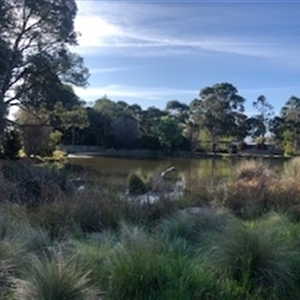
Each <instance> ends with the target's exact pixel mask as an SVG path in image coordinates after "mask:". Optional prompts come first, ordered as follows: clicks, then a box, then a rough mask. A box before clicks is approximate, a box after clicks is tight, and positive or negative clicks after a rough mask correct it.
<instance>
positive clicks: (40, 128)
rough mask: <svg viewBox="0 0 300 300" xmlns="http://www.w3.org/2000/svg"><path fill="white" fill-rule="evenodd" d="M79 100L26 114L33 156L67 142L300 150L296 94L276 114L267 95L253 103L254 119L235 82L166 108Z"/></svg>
mask: <svg viewBox="0 0 300 300" xmlns="http://www.w3.org/2000/svg"><path fill="white" fill-rule="evenodd" d="M71 95H72V97H74V95H73V94H72V93H71ZM69 100H70V99H69ZM76 101H77V102H76ZM76 101H75V103H74V98H73V103H72V105H71V106H70V109H68V110H66V109H62V105H61V103H60V102H57V103H55V105H53V107H54V109H53V110H52V111H51V112H50V111H47V110H43V111H41V110H35V114H36V117H34V115H33V114H32V113H30V112H28V111H25V110H20V112H19V113H18V117H17V121H18V124H21V127H20V128H21V133H22V140H23V145H24V146H25V148H27V149H26V152H27V153H35V152H39V151H37V150H38V148H39V146H41V143H42V142H43V141H44V146H46V148H47V145H49V144H50V145H51V147H50V148H51V149H53V147H54V146H55V144H57V143H63V144H73V145H74V144H76V145H97V146H102V147H105V148H115V149H149V150H163V151H165V152H173V151H179V150H185V151H192V152H193V151H196V150H197V151H213V152H215V151H226V150H228V149H226V148H228V144H229V143H230V141H236V142H242V141H244V139H245V138H247V137H251V138H252V139H253V140H254V141H256V142H257V143H258V144H261V145H263V144H264V143H265V142H267V141H268V142H274V143H276V144H277V145H278V146H279V147H281V148H282V149H283V150H284V151H285V153H286V154H289V155H291V154H295V153H296V152H297V151H298V141H299V140H300V126H299V125H300V99H299V98H297V97H294V96H292V97H291V98H290V99H288V101H287V102H286V103H285V105H284V106H283V107H282V109H281V111H280V114H279V115H275V114H274V111H273V107H272V105H271V103H270V102H269V101H268V100H267V99H266V97H264V96H262V95H261V96H259V97H258V98H257V99H256V101H254V102H253V107H254V109H255V110H256V112H257V114H256V115H254V116H247V114H246V113H245V112H244V104H245V101H246V100H245V98H244V97H242V96H241V95H239V93H238V90H237V89H236V88H235V87H234V86H233V85H232V84H229V83H220V84H215V85H213V86H211V87H205V88H203V89H202V90H201V91H200V93H199V98H197V99H194V100H193V101H191V103H190V104H184V103H181V102H179V101H177V100H172V101H169V102H167V103H166V107H165V109H158V108H156V107H153V106H152V107H149V108H147V109H142V108H141V107H140V106H139V105H137V104H133V105H129V104H128V103H126V102H124V101H118V102H115V101H112V100H110V99H108V98H107V97H103V98H100V99H98V100H96V101H95V104H94V106H93V107H85V105H84V103H83V102H80V100H79V99H78V98H77V100H76ZM66 102H68V101H66V100H65V103H66ZM69 102H70V101H69ZM36 137H39V138H38V139H37V138H36ZM29 140H30V141H29ZM45 141H46V142H45ZM36 144H39V145H36ZM26 145H27V147H26ZM224 145H225V146H224ZM29 148H35V149H29ZM41 148H43V147H41ZM44 148H45V147H44Z"/></svg>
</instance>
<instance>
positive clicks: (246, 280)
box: [208, 224, 299, 299]
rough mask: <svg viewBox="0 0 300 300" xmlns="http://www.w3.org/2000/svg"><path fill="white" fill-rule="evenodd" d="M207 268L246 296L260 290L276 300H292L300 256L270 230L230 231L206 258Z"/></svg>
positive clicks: (238, 228) (218, 238) (244, 228)
mask: <svg viewBox="0 0 300 300" xmlns="http://www.w3.org/2000/svg"><path fill="white" fill-rule="evenodd" d="M208 257H209V259H208V263H209V268H210V270H211V272H212V273H213V274H215V276H217V277H218V278H220V279H221V280H222V281H226V280H228V279H232V280H234V281H236V282H237V283H238V284H239V285H240V286H242V288H243V290H244V291H245V293H251V292H252V291H254V290H257V289H261V290H263V291H264V292H266V293H270V294H269V296H270V297H271V295H273V296H274V297H275V298H276V299H294V297H295V295H296V291H297V276H296V273H295V272H294V266H295V263H297V266H298V267H299V252H298V251H296V250H295V249H294V247H292V245H291V244H290V243H289V240H288V239H287V238H286V237H285V235H282V234H281V232H280V231H278V230H276V229H275V230H274V229H273V228H270V227H265V226H264V227H256V228H255V227H251V226H246V225H243V224H240V226H234V227H229V228H228V229H227V231H226V232H225V233H224V234H222V235H217V236H216V237H215V241H214V242H213V243H212V246H211V250H210V252H209V254H208Z"/></svg>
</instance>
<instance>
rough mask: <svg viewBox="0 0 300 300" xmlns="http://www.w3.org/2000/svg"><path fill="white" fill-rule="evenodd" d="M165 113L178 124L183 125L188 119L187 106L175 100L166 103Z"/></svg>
mask: <svg viewBox="0 0 300 300" xmlns="http://www.w3.org/2000/svg"><path fill="white" fill-rule="evenodd" d="M166 111H167V112H168V113H169V114H170V115H171V116H175V117H176V119H177V120H178V122H180V123H185V122H186V121H187V119H188V117H189V106H188V105H187V104H185V103H181V102H179V101H177V100H172V101H169V102H167V105H166Z"/></svg>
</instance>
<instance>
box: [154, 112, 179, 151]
mask: <svg viewBox="0 0 300 300" xmlns="http://www.w3.org/2000/svg"><path fill="white" fill-rule="evenodd" d="M181 131H182V130H181V128H180V126H179V124H178V122H177V121H176V120H175V119H174V118H172V117H169V116H164V117H161V118H160V120H159V122H158V124H157V126H156V134H157V136H158V139H159V141H160V144H161V147H162V148H163V149H164V150H165V151H167V152H170V151H173V150H176V149H178V148H179V145H180V143H181V142H182V134H181Z"/></svg>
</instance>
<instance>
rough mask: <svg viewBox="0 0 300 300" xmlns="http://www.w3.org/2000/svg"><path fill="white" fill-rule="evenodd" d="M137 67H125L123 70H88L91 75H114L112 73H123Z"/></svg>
mask: <svg viewBox="0 0 300 300" xmlns="http://www.w3.org/2000/svg"><path fill="white" fill-rule="evenodd" d="M136 69H138V68H137V67H125V68H119V67H118V68H90V69H89V71H90V73H91V74H92V75H96V74H105V73H114V72H124V71H129V70H136Z"/></svg>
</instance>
